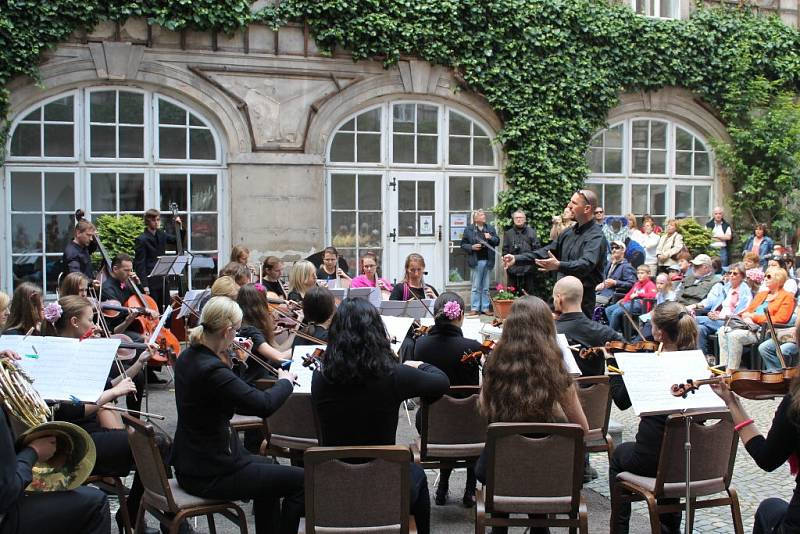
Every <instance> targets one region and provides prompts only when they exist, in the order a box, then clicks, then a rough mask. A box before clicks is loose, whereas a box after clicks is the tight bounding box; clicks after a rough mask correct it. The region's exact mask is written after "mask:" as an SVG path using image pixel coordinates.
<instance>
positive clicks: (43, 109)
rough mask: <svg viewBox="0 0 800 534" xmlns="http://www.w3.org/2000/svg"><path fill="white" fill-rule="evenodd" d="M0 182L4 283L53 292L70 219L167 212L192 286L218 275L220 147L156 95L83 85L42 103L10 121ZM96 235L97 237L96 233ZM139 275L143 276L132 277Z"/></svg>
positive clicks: (197, 117)
mask: <svg viewBox="0 0 800 534" xmlns="http://www.w3.org/2000/svg"><path fill="white" fill-rule="evenodd" d="M7 150H8V152H7V153H8V157H7V159H6V162H5V165H4V171H5V172H4V174H3V179H4V181H5V186H6V189H7V190H9V191H10V194H9V195H8V196H7V200H6V201H5V206H6V210H5V211H6V213H7V215H6V217H5V220H4V221H3V225H4V226H5V228H6V235H7V236H8V238H7V239H6V252H7V254H6V256H5V257H6V259H5V260H3V261H4V262H5V263H3V265H2V266H0V270H2V272H4V273H8V274H6V278H5V279H4V280H3V282H4V283H5V285H8V286H11V287H15V286H16V285H17V284H18V283H20V282H23V281H31V282H34V283H37V284H41V285H42V286H43V287H45V289H46V291H47V292H48V293H53V292H54V291H55V288H56V283H57V278H58V273H59V270H60V259H61V254H62V252H63V249H64V246H65V245H66V244H67V243H68V242H69V241H70V239H72V227H73V219H72V216H73V213H74V212H75V210H76V209H77V208H82V209H84V211H85V212H86V214H87V216H88V217H89V218H90V219H92V220H95V219H96V218H97V217H98V216H100V215H103V214H110V215H121V214H126V213H129V214H133V215H142V214H143V213H144V211H145V210H147V209H149V208H157V209H160V210H162V211H166V212H167V213H164V214H163V215H162V219H163V220H164V223H165V224H164V226H165V229H167V231H169V232H172V228H173V225H172V223H171V217H172V216H171V214H170V213H169V211H168V210H169V204H170V202H176V203H177V204H178V206H179V213H180V215H181V216H182V218H183V220H184V229H185V231H186V233H187V239H188V243H187V245H188V250H190V251H191V252H192V253H194V254H195V255H196V258H195V260H194V262H193V267H192V269H191V272H190V273H189V280H190V284H191V286H192V287H204V286H205V285H206V284H207V283H208V282H209V281H210V280H211V279H212V277H213V276H214V275H215V273H216V263H217V255H218V251H219V249H220V248H221V245H225V244H221V243H220V239H219V236H220V231H219V224H220V215H221V212H222V209H223V206H224V203H223V202H221V199H220V192H221V185H222V184H221V179H222V172H223V161H222V153H223V152H222V147H221V146H220V142H219V137H218V135H217V134H216V131H215V130H214V128H213V127H212V125H211V123H210V122H208V120H206V119H205V118H204V117H203V116H202V115H201V114H200V113H198V112H197V111H195V110H192V109H191V108H190V107H188V106H186V105H185V104H183V103H181V102H178V101H176V100H173V99H171V98H168V97H166V96H164V95H161V94H158V93H154V92H149V91H143V90H140V89H136V88H132V87H91V88H85V89H80V90H76V91H71V92H69V93H64V94H61V95H58V96H56V97H54V98H50V99H48V100H45V101H43V102H40V103H38V104H37V105H35V106H33V107H31V108H29V109H27V110H25V111H23V112H22V113H20V114H19V116H18V118H17V119H16V120H15V121H13V122H12V126H11V135H10V139H9V143H8V146H7ZM100 237H101V239H102V236H100ZM139 274H140V276H143V275H145V274H147V273H139Z"/></svg>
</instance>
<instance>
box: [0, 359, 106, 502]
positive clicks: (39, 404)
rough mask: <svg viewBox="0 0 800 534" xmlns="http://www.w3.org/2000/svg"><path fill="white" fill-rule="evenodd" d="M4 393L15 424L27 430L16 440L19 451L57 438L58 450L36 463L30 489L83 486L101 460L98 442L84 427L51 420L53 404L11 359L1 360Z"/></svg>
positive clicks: (0, 390) (0, 393)
mask: <svg viewBox="0 0 800 534" xmlns="http://www.w3.org/2000/svg"><path fill="white" fill-rule="evenodd" d="M0 396H2V399H3V404H4V405H5V408H6V409H7V411H8V413H9V414H10V415H11V416H12V424H13V423H14V422H16V423H18V425H16V426H17V427H21V428H22V429H25V430H24V431H23V432H22V433H20V434H19V436H18V437H17V439H16V442H15V445H16V448H17V450H22V449H23V448H25V447H27V446H28V444H30V443H31V442H32V441H34V440H35V439H38V438H42V437H45V436H54V437H55V438H56V452H55V454H54V455H53V457H52V458H50V459H49V460H47V461H46V462H37V463H36V464H35V465H34V466H33V481H32V482H31V483H30V485H29V486H28V487H27V488H26V489H25V491H28V492H48V491H65V490H71V489H75V488H77V487H79V486H81V485H82V484H83V483H84V482H86V479H87V478H88V477H89V475H90V474H91V472H92V469H93V468H94V463H95V460H96V459H97V451H96V450H95V446H94V441H92V438H91V436H89V434H88V433H87V432H86V431H85V430H84V429H82V428H81V427H79V426H77V425H74V424H72V423H67V422H66V421H49V419H50V417H51V415H52V414H51V411H50V407H49V406H47V404H46V403H45V402H44V400H43V399H42V398H41V397H40V396H39V393H37V392H36V390H35V389H34V388H33V381H32V380H31V379H30V377H29V376H28V375H27V374H25V372H24V371H23V370H22V369H20V368H19V367H17V366H15V365H14V364H13V363H12V362H11V361H9V360H6V359H0Z"/></svg>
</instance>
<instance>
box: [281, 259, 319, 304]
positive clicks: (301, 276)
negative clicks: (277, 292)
mask: <svg viewBox="0 0 800 534" xmlns="http://www.w3.org/2000/svg"><path fill="white" fill-rule="evenodd" d="M316 285H317V273H316V269H314V264H313V263H311V262H310V261H308V260H300V261H297V262H295V264H294V265H292V270H291V271H289V295H288V297H289V300H291V301H293V302H303V297H305V295H306V292H307V291H308V290H309V289H311V288H312V287H314V286H316Z"/></svg>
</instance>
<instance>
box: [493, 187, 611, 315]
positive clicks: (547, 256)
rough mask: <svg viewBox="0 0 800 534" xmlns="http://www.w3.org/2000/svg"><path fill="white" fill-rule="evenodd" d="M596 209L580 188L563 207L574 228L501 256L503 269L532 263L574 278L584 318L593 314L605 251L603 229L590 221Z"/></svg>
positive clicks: (588, 193) (590, 195) (594, 197)
mask: <svg viewBox="0 0 800 534" xmlns="http://www.w3.org/2000/svg"><path fill="white" fill-rule="evenodd" d="M596 206H597V195H595V194H594V192H593V191H591V190H589V189H581V190H580V191H578V192H577V193H575V194H574V195H572V198H571V199H570V201H569V204H568V205H567V208H569V210H570V211H572V213H573V215H574V219H575V221H576V224H575V225H574V226H572V227H571V228H567V229H566V230H564V232H562V233H561V235H559V236H558V237H557V238H556V239H555V240H554V241H551V242H550V243H549V244H547V245H545V246H544V247H542V248H540V249H538V250H535V251H533V252H526V253H524V254H517V255H514V254H506V255H505V256H503V263H504V265H505V268H506V269H508V268H509V267H512V266H514V265H516V264H520V265H526V264H530V263H536V265H537V266H538V267H539V270H540V271H557V272H558V278H559V279H560V278H563V277H565V276H574V277H576V278H578V279H579V280H581V281H582V283H583V299H582V300H581V309H582V310H583V313H584V314H586V316H587V317H591V316H592V312H593V311H594V303H595V302H594V288H595V286H597V284H599V283H600V282H601V281H602V280H603V267H604V266H605V260H606V249H607V245H606V238H605V236H604V235H603V230H602V229H601V228H600V226H599V225H597V224H596V223H595V221H594V219H593V212H594V208H595V207H596Z"/></svg>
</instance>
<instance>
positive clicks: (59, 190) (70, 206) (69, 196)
mask: <svg viewBox="0 0 800 534" xmlns="http://www.w3.org/2000/svg"><path fill="white" fill-rule="evenodd" d="M44 209H45V211H73V210H74V209H75V177H74V175H73V174H72V173H67V172H48V173H45V175H44Z"/></svg>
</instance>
